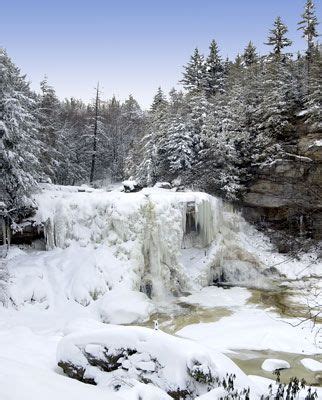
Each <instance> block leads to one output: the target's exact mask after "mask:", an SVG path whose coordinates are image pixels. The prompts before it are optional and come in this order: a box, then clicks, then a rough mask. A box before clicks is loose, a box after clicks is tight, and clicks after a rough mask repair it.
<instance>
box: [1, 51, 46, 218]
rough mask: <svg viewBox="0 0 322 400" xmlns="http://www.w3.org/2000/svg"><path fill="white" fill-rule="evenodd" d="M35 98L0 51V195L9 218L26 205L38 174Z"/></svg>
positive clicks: (38, 146)
mask: <svg viewBox="0 0 322 400" xmlns="http://www.w3.org/2000/svg"><path fill="white" fill-rule="evenodd" d="M35 104H36V101H35V96H34V95H33V93H32V92H31V91H30V88H29V84H28V83H27V82H26V80H25V76H23V75H21V73H20V70H19V69H18V68H17V67H16V66H15V65H14V64H13V62H12V61H11V59H10V58H9V57H8V55H7V53H6V51H5V50H4V49H1V48H0V165H1V177H0V188H1V191H0V195H1V199H0V200H1V201H4V202H5V203H6V205H7V208H8V209H11V215H12V218H14V215H18V214H19V213H21V212H22V210H23V208H24V207H26V206H30V205H31V204H32V203H31V201H30V200H29V195H30V193H31V191H32V189H33V188H35V187H36V186H37V180H38V179H39V175H40V164H39V158H38V157H39V148H40V145H39V141H38V140H37V121H36V118H35V113H36V110H35Z"/></svg>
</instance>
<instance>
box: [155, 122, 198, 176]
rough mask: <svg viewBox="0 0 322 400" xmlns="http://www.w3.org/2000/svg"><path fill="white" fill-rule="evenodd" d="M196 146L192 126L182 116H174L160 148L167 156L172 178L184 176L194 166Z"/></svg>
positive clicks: (164, 155)
mask: <svg viewBox="0 0 322 400" xmlns="http://www.w3.org/2000/svg"><path fill="white" fill-rule="evenodd" d="M194 147H195V142H194V132H193V129H192V127H191V126H189V123H188V122H187V121H185V119H184V118H183V117H182V116H177V117H175V118H173V120H171V122H170V124H169V127H168V130H167V132H166V136H165V140H163V141H162V143H161V145H160V150H159V151H160V152H161V153H162V155H163V157H165V158H166V165H167V166H168V168H169V169H168V173H169V172H170V174H171V175H172V176H171V179H173V178H176V177H179V176H182V175H183V174H184V173H186V172H187V171H188V170H190V169H191V168H192V165H193V163H194V161H195V152H194ZM168 176H169V175H168Z"/></svg>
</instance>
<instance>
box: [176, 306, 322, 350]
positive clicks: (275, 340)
mask: <svg viewBox="0 0 322 400" xmlns="http://www.w3.org/2000/svg"><path fill="white" fill-rule="evenodd" d="M295 321H296V320H295ZM292 322H293V323H294V321H292V320H286V319H283V318H280V317H279V316H278V315H276V314H274V313H272V312H268V311H266V310H261V309H256V308H245V309H242V310H239V311H238V312H236V313H235V314H233V315H231V316H228V317H224V318H222V319H221V320H219V321H217V322H212V323H200V324H193V325H188V326H186V327H185V328H183V329H181V330H179V331H178V332H177V335H180V336H182V337H186V338H190V339H194V340H196V341H198V342H202V343H204V344H206V345H208V346H209V347H212V348H214V349H216V350H219V349H220V351H223V350H224V349H227V350H229V349H249V350H265V349H270V350H274V351H284V352H289V353H298V354H301V353H304V354H316V353H322V349H321V348H319V347H318V346H317V345H316V344H315V333H314V331H312V329H311V326H309V325H308V324H303V325H300V326H297V327H294V326H292V325H291V323H292ZM297 322H298V321H297Z"/></svg>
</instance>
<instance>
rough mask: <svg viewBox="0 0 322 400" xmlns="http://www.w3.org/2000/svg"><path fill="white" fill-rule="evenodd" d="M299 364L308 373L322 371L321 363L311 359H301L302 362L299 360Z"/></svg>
mask: <svg viewBox="0 0 322 400" xmlns="http://www.w3.org/2000/svg"><path fill="white" fill-rule="evenodd" d="M301 363H302V364H303V365H304V367H305V368H307V369H309V370H310V371H313V372H317V371H322V362H319V361H317V360H313V359H312V358H303V360H301Z"/></svg>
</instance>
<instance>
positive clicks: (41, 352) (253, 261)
mask: <svg viewBox="0 0 322 400" xmlns="http://www.w3.org/2000/svg"><path fill="white" fill-rule="evenodd" d="M85 190H86V191H85V192H77V188H72V187H71V188H64V187H54V186H48V187H47V188H46V189H45V190H44V191H43V192H42V193H40V194H39V195H37V197H36V200H37V202H38V204H39V211H38V213H37V216H36V219H37V222H38V223H40V222H42V223H44V224H45V229H46V236H47V245H48V247H49V248H50V249H49V250H48V251H44V250H36V249H31V248H23V249H19V248H17V247H12V249H11V250H10V252H9V254H8V257H7V267H8V270H9V271H10V282H9V285H8V295H9V297H10V299H11V300H10V303H9V306H8V307H7V308H4V307H1V306H0V361H1V362H0V398H1V400H2V399H5V400H24V399H26V400H27V399H33V400H38V399H39V400H40V399H43V398H46V399H50V400H51V399H57V398H59V399H61V400H65V399H66V400H67V399H68V400H70V399H74V398H75V399H76V398H77V399H83V398H84V399H85V398H86V399H88V398H93V399H101V398H102V399H103V397H104V398H106V390H108V389H106V388H104V390H103V389H102V388H100V387H96V386H95V387H94V386H91V385H86V384H83V383H80V382H78V381H76V380H72V379H70V378H68V377H66V376H64V375H63V374H62V371H61V370H60V369H59V368H58V367H57V361H56V349H57V345H58V343H59V342H60V340H61V339H62V338H63V337H64V336H66V335H67V334H70V333H72V332H75V330H76V331H84V329H85V330H88V329H92V328H95V327H100V328H101V322H105V323H111V324H144V323H145V324H147V322H146V321H149V320H150V318H151V315H153V316H155V315H157V314H158V312H160V313H165V312H167V313H169V314H170V313H174V314H175V313H176V310H177V308H178V307H179V305H180V307H182V304H183V305H185V307H191V310H192V311H193V310H195V311H196V310H205V312H206V313H207V322H208V323H197V324H196V323H193V322H194V321H193V319H192V318H191V316H190V318H187V324H189V325H188V326H185V327H183V328H182V329H180V330H179V331H178V332H177V335H178V336H182V337H185V338H189V339H192V340H194V341H196V342H198V343H202V344H203V345H205V346H208V348H209V349H212V350H209V351H215V352H223V351H232V350H240V349H250V350H266V349H271V350H276V351H282V352H289V353H299V354H303V358H309V356H311V355H313V354H322V348H321V347H320V346H319V343H318V341H319V337H317V336H316V332H317V329H316V328H315V329H313V330H312V329H311V328H312V326H311V325H310V324H309V323H306V324H302V325H299V326H297V327H293V326H292V325H294V324H295V323H296V322H297V320H295V319H290V318H286V317H285V316H281V315H280V314H279V313H278V312H277V310H274V309H267V308H264V307H263V306H262V305H257V304H254V303H252V302H250V301H249V300H250V296H251V292H250V291H249V290H248V289H246V288H245V287H243V288H241V287H233V288H231V289H223V288H219V287H209V284H210V283H211V282H212V280H213V279H216V278H218V277H220V276H224V277H225V280H226V281H229V282H230V283H235V284H239V285H242V286H246V287H247V286H248V287H257V288H258V287H259V288H263V289H265V288H271V287H272V286H273V287H274V285H275V286H276V285H279V283H286V284H288V285H290V286H291V287H292V290H296V288H297V287H298V279H299V278H303V277H305V278H308V277H310V276H314V277H317V276H322V265H321V263H319V262H318V260H317V259H316V255H314V254H309V255H304V256H303V257H302V259H301V260H289V259H288V258H287V257H285V256H283V255H279V254H276V253H274V252H273V251H272V248H271V246H270V244H269V242H268V240H267V239H266V238H265V237H264V236H263V235H262V234H259V233H258V232H256V231H255V230H254V229H253V228H252V227H250V226H249V225H248V224H247V223H245V222H244V221H243V219H242V218H241V217H240V216H239V215H238V214H236V213H234V212H232V211H230V210H229V209H226V208H225V207H224V206H223V205H222V203H221V202H220V201H219V200H216V199H214V198H212V197H211V196H208V195H206V194H202V193H191V192H190V193H189V192H188V193H175V192H171V191H167V190H162V189H146V190H144V191H142V192H139V193H133V194H125V193H120V192H119V191H114V192H106V191H103V190H91V192H90V191H89V189H85ZM188 203H189V204H188ZM191 204H195V209H196V217H195V218H196V221H197V222H198V224H199V228H198V229H199V231H198V235H194V234H193V233H192V234H187V232H185V230H186V218H187V215H186V211H187V207H188V206H190V205H191ZM273 266H274V267H275V268H277V269H278V270H279V271H280V273H281V274H283V275H285V277H284V278H282V279H281V278H280V277H278V276H276V275H274V276H271V274H265V271H266V270H267V271H268V270H269V268H270V267H273ZM315 282H318V284H319V281H315ZM151 294H152V300H151V299H150V298H149V297H148V295H151ZM294 298H295V299H297V301H298V303H302V304H303V303H305V298H304V299H303V298H302V299H301V298H300V296H299V294H298V297H294ZM188 309H189V308H188ZM218 309H221V310H226V311H227V312H226V314H223V315H226V316H223V317H222V318H215V317H214V318H213V319H212V317H211V315H212V312H213V315H214V316H215V315H217V310H218ZM192 317H193V315H192ZM217 319H219V320H217ZM73 321H74V322H73ZM196 321H198V316H196ZM212 321H216V322H212ZM148 324H150V322H148ZM184 325H185V324H183V326H184ZM151 327H152V322H151ZM161 328H162V326H161ZM305 355H306V356H305ZM218 359H219V361H218V360H217V363H218V368H219V370H220V371H221V373H224V372H225V368H226V367H227V365H228V364H227V362H226V361H223V360H224V359H225V358H220V357H219V358H218ZM313 361H314V360H313ZM313 364H314V363H313ZM313 364H312V362H309V361H304V362H303V365H304V366H306V368H310V367H311V368H317V367H316V365H318V364H314V365H313ZM231 365H232V364H231V363H230V364H229V366H230V367H229V368H231ZM312 365H313V367H312ZM291 367H292V366H291ZM236 368H237V367H236ZM237 371H238V369H237ZM259 373H260V372H259ZM237 374H238V375H240V376H241V377H243V379H244V380H243V382H244V384H245V385H251V384H252V381H254V382H255V381H256V385H257V387H258V388H259V389H258V390H259V391H260V390H261V389H263V388H266V387H267V386H268V382H267V381H265V380H263V379H262V380H261V379H259V378H253V377H252V378H251V379H250V378H247V377H245V376H244V375H243V374H242V373H241V372H240V371H239V372H238V373H237ZM17 381H19V385H17V384H15V383H16V382H17ZM139 395H140V396H141V398H143V399H162V398H168V396H167V395H166V394H165V392H162V393H161V392H160V391H158V390H157V389H155V388H153V387H151V385H143V384H136V385H134V386H133V387H131V388H128V389H127V390H126V391H125V392H122V391H120V392H118V393H113V394H112V393H109V395H108V396H109V398H111V399H114V398H115V399H117V398H125V399H132V398H133V399H137V398H138V396H139ZM213 396H215V393H213ZM218 396H219V394H218ZM212 398H216V397H212ZM254 398H255V397H254ZM205 399H206V397H205Z"/></svg>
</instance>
